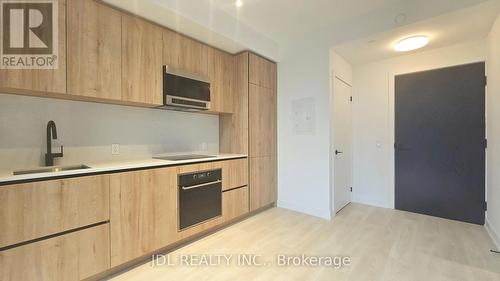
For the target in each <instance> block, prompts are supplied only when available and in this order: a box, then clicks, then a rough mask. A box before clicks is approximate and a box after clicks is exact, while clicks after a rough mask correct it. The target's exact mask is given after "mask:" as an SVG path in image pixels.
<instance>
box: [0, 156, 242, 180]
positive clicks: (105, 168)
mask: <svg viewBox="0 0 500 281" xmlns="http://www.w3.org/2000/svg"><path fill="white" fill-rule="evenodd" d="M238 158H247V155H242V154H218V155H216V156H215V157H211V158H203V159H190V160H179V161H170V160H160V159H143V160H131V161H120V162H109V163H83V164H85V165H86V166H89V167H90V168H89V169H80V170H71V171H61V172H49V173H37V174H26V175H17V176H14V175H13V172H14V171H10V172H9V171H7V172H5V171H2V172H0V185H6V184H10V183H12V184H14V183H18V182H25V181H39V180H44V179H47V180H48V179H52V178H65V177H72V176H75V177H76V176H84V175H87V174H101V173H102V174H105V173H108V172H109V173H111V172H120V171H127V170H135V169H147V168H155V167H168V166H179V165H185V164H195V163H202V162H213V161H222V160H230V159H238ZM39 168H40V167H39ZM35 169H36V168H35Z"/></svg>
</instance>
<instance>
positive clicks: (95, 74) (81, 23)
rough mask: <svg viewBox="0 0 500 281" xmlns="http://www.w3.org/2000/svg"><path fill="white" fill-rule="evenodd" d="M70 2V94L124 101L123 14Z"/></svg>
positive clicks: (93, 3)
mask: <svg viewBox="0 0 500 281" xmlns="http://www.w3.org/2000/svg"><path fill="white" fill-rule="evenodd" d="M67 1H68V2H67V8H68V33H67V34H68V44H67V48H68V54H70V55H69V56H68V94H71V95H77V96H84V97H91V98H102V99H110V100H121V99H122V90H121V86H122V85H121V84H122V77H121V70H122V65H121V55H122V28H121V25H122V23H121V20H122V19H121V18H122V16H121V13H120V12H118V11H116V10H114V9H112V8H110V7H107V6H104V5H102V4H98V3H97V2H95V1H81V0H67ZM134 90H135V89H134Z"/></svg>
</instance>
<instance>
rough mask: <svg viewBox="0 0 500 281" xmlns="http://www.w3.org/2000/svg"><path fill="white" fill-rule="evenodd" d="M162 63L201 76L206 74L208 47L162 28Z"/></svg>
mask: <svg viewBox="0 0 500 281" xmlns="http://www.w3.org/2000/svg"><path fill="white" fill-rule="evenodd" d="M163 64H164V65H168V66H169V67H172V68H174V69H178V70H181V71H183V72H187V73H190V74H197V75H200V76H203V77H207V76H208V47H207V46H206V45H204V44H201V43H200V42H197V41H194V40H192V39H190V38H188V37H186V36H183V35H180V34H178V33H176V32H173V31H170V30H167V29H164V30H163Z"/></svg>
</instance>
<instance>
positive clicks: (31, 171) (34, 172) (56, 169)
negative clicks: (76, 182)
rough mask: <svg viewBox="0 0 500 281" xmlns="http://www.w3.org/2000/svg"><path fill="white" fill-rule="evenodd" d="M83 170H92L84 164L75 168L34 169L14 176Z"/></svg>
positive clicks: (16, 173) (19, 172)
mask: <svg viewBox="0 0 500 281" xmlns="http://www.w3.org/2000/svg"><path fill="white" fill-rule="evenodd" d="M83 169H90V167H89V166H86V165H83V164H82V165H74V166H54V167H46V168H40V169H33V170H24V171H15V172H14V176H18V175H29V174H39V173H54V172H63V171H74V170H83Z"/></svg>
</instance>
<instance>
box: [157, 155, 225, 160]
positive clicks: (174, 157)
mask: <svg viewBox="0 0 500 281" xmlns="http://www.w3.org/2000/svg"><path fill="white" fill-rule="evenodd" d="M215 157H217V156H214V155H196V154H189V155H172V156H165V157H154V159H160V160H169V161H183V160H194V159H206V158H215Z"/></svg>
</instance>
